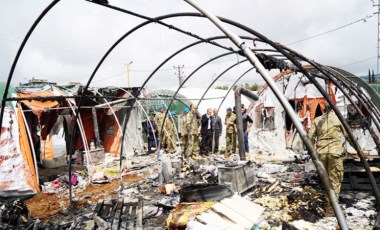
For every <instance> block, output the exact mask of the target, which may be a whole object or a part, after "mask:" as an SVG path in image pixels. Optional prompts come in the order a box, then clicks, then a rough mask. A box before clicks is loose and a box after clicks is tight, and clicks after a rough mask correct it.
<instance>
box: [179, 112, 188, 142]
mask: <svg viewBox="0 0 380 230" xmlns="http://www.w3.org/2000/svg"><path fill="white" fill-rule="evenodd" d="M187 114H188V113H184V114H182V116H181V118H180V124H181V135H182V136H184V135H187V129H186V121H187V119H186V118H187Z"/></svg>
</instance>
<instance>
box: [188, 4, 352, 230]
mask: <svg viewBox="0 0 380 230" xmlns="http://www.w3.org/2000/svg"><path fill="white" fill-rule="evenodd" d="M184 1H185V2H187V3H189V4H190V5H192V6H193V7H194V8H196V9H197V10H198V11H199V12H201V13H202V14H203V15H205V16H206V17H207V18H209V20H210V21H211V22H213V23H214V24H215V25H216V26H217V27H218V28H219V29H220V30H221V31H222V32H223V33H224V34H226V35H227V36H228V37H229V38H230V40H231V41H232V42H234V43H235V45H236V46H238V47H239V48H240V49H241V50H242V52H243V53H244V55H245V56H246V57H247V58H248V59H249V61H250V62H251V63H252V64H253V65H254V66H255V67H256V69H257V71H258V72H259V73H260V75H261V76H262V77H263V79H264V80H265V81H266V83H267V84H268V85H269V87H270V88H271V89H272V91H273V93H274V94H275V95H276V97H277V99H278V100H279V101H280V103H281V104H282V106H283V107H284V109H285V111H286V112H287V113H288V114H289V117H290V118H291V120H292V122H293V123H294V124H295V127H296V129H297V131H298V133H299V134H300V137H301V138H302V140H303V142H304V144H305V146H306V148H307V149H308V151H309V154H310V155H311V157H312V159H313V162H314V164H315V166H316V168H317V171H318V174H319V176H320V178H321V180H322V183H323V184H324V186H325V188H326V190H327V191H326V192H327V194H328V196H329V198H330V201H331V203H332V206H333V208H334V211H335V214H336V217H337V220H338V222H339V225H340V228H341V229H342V230H343V229H348V226H347V222H346V219H345V217H344V214H343V211H342V208H341V207H340V206H339V204H338V198H337V196H336V194H335V192H334V190H333V187H332V185H331V182H330V180H329V177H328V174H327V172H326V169H325V168H324V167H323V165H322V163H321V162H320V161H319V159H318V156H317V153H316V151H315V148H314V146H313V145H312V143H311V141H310V140H309V138H308V137H307V134H306V132H305V130H304V129H303V126H302V124H301V122H300V121H299V120H298V118H297V115H296V113H295V112H294V111H293V108H292V107H291V106H290V104H289V102H288V101H287V99H286V98H285V96H284V95H283V94H282V93H281V91H280V90H279V89H278V87H277V85H276V83H275V82H274V80H273V79H272V78H271V77H270V75H269V73H268V72H267V71H266V69H265V68H264V66H263V65H262V64H261V63H260V61H259V60H258V58H257V57H256V56H255V54H254V53H253V52H252V51H251V50H250V49H249V48H248V47H246V46H245V45H244V42H243V40H241V39H240V38H239V37H238V36H237V35H236V34H234V33H232V32H231V31H230V30H229V29H228V28H227V27H226V26H224V24H222V22H221V21H220V20H219V19H218V18H217V17H216V16H214V15H213V14H211V13H210V12H208V11H207V10H205V9H204V8H203V7H201V6H200V5H199V4H198V3H196V2H195V1H193V0H184Z"/></svg>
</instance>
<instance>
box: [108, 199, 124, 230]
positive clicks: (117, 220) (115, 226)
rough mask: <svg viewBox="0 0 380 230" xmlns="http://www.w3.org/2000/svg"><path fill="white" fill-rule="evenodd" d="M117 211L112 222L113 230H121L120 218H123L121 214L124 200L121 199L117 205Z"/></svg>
mask: <svg viewBox="0 0 380 230" xmlns="http://www.w3.org/2000/svg"><path fill="white" fill-rule="evenodd" d="M115 210H116V211H115V215H114V219H113V221H112V226H111V229H112V230H118V229H119V226H120V216H121V212H122V211H123V199H119V201H118V202H117V204H116V208H115Z"/></svg>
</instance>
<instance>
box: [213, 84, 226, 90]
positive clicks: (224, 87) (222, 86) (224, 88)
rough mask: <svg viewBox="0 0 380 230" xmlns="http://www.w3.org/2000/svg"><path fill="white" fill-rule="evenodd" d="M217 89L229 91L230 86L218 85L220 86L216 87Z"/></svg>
mask: <svg viewBox="0 0 380 230" xmlns="http://www.w3.org/2000/svg"><path fill="white" fill-rule="evenodd" d="M215 89H223V90H228V85H218V86H216V87H215Z"/></svg>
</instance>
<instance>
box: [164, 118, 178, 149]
mask: <svg viewBox="0 0 380 230" xmlns="http://www.w3.org/2000/svg"><path fill="white" fill-rule="evenodd" d="M174 115H175V113H174V112H172V111H170V112H169V114H168V117H167V119H166V121H165V130H164V132H165V134H166V135H165V139H166V140H165V141H166V152H168V153H174V152H175V141H176V138H175V136H176V134H175V127H174V122H173V116H174Z"/></svg>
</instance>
